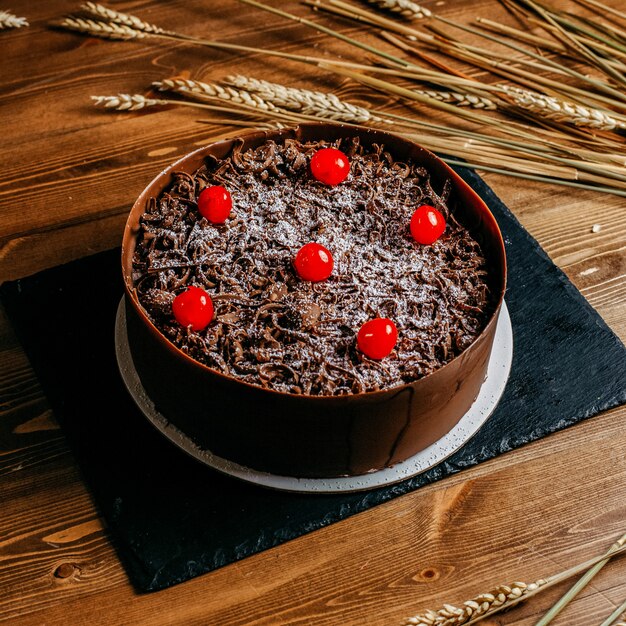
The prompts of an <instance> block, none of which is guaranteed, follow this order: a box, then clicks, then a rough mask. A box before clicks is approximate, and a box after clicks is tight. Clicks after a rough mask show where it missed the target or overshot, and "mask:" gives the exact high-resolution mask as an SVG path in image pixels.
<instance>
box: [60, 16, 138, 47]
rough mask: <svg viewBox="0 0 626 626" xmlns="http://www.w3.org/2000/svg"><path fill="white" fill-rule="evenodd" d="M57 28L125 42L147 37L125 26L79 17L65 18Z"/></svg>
mask: <svg viewBox="0 0 626 626" xmlns="http://www.w3.org/2000/svg"><path fill="white" fill-rule="evenodd" d="M55 26H59V27H61V28H65V29H66V30H72V31H75V32H77V33H82V34H83V35H92V36H94V37H101V38H103V39H119V40H124V41H125V40H128V39H143V38H144V37H146V36H147V34H146V33H144V32H143V31H141V30H136V29H135V28H131V27H130V26H125V25H124V24H117V23H115V22H103V21H102V20H92V19H89V18H83V17H78V16H69V17H65V18H63V19H62V20H61V21H60V22H58V23H56V24H55Z"/></svg>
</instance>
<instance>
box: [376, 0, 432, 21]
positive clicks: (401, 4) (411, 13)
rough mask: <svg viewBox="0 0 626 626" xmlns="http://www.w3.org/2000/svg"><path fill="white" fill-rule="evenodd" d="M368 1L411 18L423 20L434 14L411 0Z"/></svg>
mask: <svg viewBox="0 0 626 626" xmlns="http://www.w3.org/2000/svg"><path fill="white" fill-rule="evenodd" d="M368 2H369V3H370V4H373V5H375V6H377V7H378V8H380V9H383V10H385V11H391V12H392V13H397V14H398V15H401V16H402V17H404V18H406V19H410V20H421V19H424V18H426V17H430V16H431V15H432V13H431V11H430V10H429V9H427V8H426V7H423V6H421V5H419V4H417V3H415V2H412V1H411V0H368Z"/></svg>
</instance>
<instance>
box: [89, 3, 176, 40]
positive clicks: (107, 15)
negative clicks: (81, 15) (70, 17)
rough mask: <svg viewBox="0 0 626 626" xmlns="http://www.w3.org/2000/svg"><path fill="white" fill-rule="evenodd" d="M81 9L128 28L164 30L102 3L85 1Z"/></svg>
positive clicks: (144, 30) (145, 31) (156, 32)
mask: <svg viewBox="0 0 626 626" xmlns="http://www.w3.org/2000/svg"><path fill="white" fill-rule="evenodd" d="M81 9H82V10H83V11H85V12H86V13H89V14H91V15H94V16H96V17H97V18H98V19H99V20H104V21H107V22H113V23H115V24H120V25H122V26H129V27H130V28H134V29H135V30H140V31H142V32H144V33H154V34H161V33H165V32H166V31H165V30H164V29H162V28H161V27H160V26H156V25H155V24H150V23H149V22H144V20H142V19H141V18H139V17H136V16H135V15H130V14H129V13H122V12H121V11H114V10H113V9H109V8H108V7H105V6H104V5H103V4H99V3H97V2H85V3H84V4H83V5H82V6H81Z"/></svg>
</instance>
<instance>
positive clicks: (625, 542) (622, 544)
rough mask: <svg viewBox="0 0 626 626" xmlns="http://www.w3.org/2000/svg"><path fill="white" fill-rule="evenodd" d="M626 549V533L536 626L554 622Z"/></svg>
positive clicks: (545, 625) (544, 625)
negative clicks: (601, 571)
mask: <svg viewBox="0 0 626 626" xmlns="http://www.w3.org/2000/svg"><path fill="white" fill-rule="evenodd" d="M625 549H626V533H625V534H623V535H622V536H621V537H620V538H619V539H618V540H617V541H616V542H615V543H614V544H613V545H612V546H611V547H610V548H609V549H608V550H607V552H606V553H605V554H604V555H603V558H602V559H601V560H600V561H599V562H597V563H596V564H595V565H593V567H591V568H590V569H588V571H587V572H585V575H584V576H582V577H581V578H580V580H578V581H576V583H575V584H574V585H573V586H572V588H571V589H570V590H569V591H568V592H567V593H566V594H565V595H564V596H563V597H562V598H560V599H559V601H558V602H557V603H556V604H555V605H554V606H553V607H552V608H551V609H550V610H549V611H548V612H547V613H546V614H545V615H544V616H543V617H542V618H541V619H540V620H539V621H538V622H537V624H536V625H535V626H547V625H548V624H549V623H550V622H552V620H553V619H554V618H555V617H556V616H557V615H558V614H559V613H560V612H561V611H562V610H563V609H564V608H565V607H566V606H567V605H568V604H569V603H570V602H571V601H572V600H573V599H574V598H575V597H576V596H577V595H578V593H579V592H580V591H581V589H583V588H584V587H586V586H587V584H588V583H589V582H590V581H591V580H592V579H593V578H594V577H595V576H596V574H597V573H598V572H599V571H600V570H601V569H602V568H603V567H604V566H605V565H606V564H607V563H608V562H609V561H610V560H611V557H612V556H614V555H615V554H618V553H619V552H621V551H623V550H625Z"/></svg>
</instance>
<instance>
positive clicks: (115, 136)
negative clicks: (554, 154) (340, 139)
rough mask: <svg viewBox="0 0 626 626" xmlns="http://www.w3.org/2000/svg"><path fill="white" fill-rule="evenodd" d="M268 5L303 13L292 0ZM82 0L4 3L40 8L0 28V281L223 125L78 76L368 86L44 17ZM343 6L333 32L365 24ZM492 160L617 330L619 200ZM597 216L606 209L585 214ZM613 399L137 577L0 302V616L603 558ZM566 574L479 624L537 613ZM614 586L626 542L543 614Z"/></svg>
mask: <svg viewBox="0 0 626 626" xmlns="http://www.w3.org/2000/svg"><path fill="white" fill-rule="evenodd" d="M276 4H281V5H287V4H289V8H290V10H292V11H293V12H295V13H298V14H299V15H303V16H310V13H309V12H308V10H307V9H306V7H303V6H301V5H298V4H296V3H276ZM424 4H425V5H426V6H429V7H430V8H435V7H436V9H437V11H438V12H440V13H442V14H444V15H448V16H453V17H454V19H456V20H458V21H462V22H466V23H469V22H470V21H471V20H472V19H473V18H474V17H475V16H477V15H483V16H489V17H492V18H493V17H494V16H496V15H497V16H502V18H503V19H506V16H505V14H504V13H503V12H502V9H501V8H500V5H499V4H498V3H497V2H496V0H480V1H471V0H455V2H451V1H450V0H448V1H447V2H441V1H439V2H434V1H429V2H424ZM553 4H555V5H558V6H571V5H569V4H566V2H565V0H559V1H558V2H556V1H554V2H553ZM613 4H614V5H615V6H618V5H619V3H618V2H616V1H614V2H613ZM622 4H623V3H622ZM114 6H115V7H116V8H120V9H122V10H128V11H130V12H134V13H137V14H139V15H141V16H142V17H143V18H145V19H147V20H150V21H154V22H156V23H158V24H162V25H166V26H167V27H168V28H172V29H175V30H180V31H183V32H186V33H189V34H195V35H198V36H205V37H207V36H212V35H215V36H216V37H219V39H220V40H222V41H230V42H234V43H245V44H247V45H253V46H259V45H263V46H266V47H274V48H276V49H281V50H288V51H293V52H296V51H297V52H303V53H306V52H310V51H311V49H312V47H313V46H314V48H313V49H314V50H315V54H319V55H321V54H324V51H326V50H327V51H328V52H329V53H332V54H343V55H345V56H346V57H348V56H349V54H350V51H349V50H348V49H347V48H346V47H345V46H344V45H343V44H339V43H337V42H330V41H328V39H327V38H325V37H323V36H321V35H319V34H315V33H313V32H312V31H310V30H307V29H305V28H304V27H302V26H300V25H297V24H288V23H285V22H283V21H282V20H280V19H279V18H277V17H272V16H267V15H264V14H259V12H258V11H255V10H254V9H251V8H249V7H242V6H240V5H238V4H237V3H236V2H235V1H234V0H217V1H215V2H183V1H182V0H179V1H178V2H167V3H165V2H163V3H157V2H149V1H147V0H135V1H132V2H131V1H127V2H119V3H114ZM74 7H75V5H74V4H73V3H69V2H61V1H60V0H53V1H51V2H45V3H43V2H42V3H32V2H26V1H22V2H14V3H13V4H12V8H13V10H14V12H16V13H18V14H20V15H26V16H27V17H28V18H29V20H30V22H31V26H30V27H29V28H27V29H22V30H20V31H14V32H0V41H1V42H2V48H3V57H2V73H1V74H0V116H1V118H0V119H2V140H0V141H1V145H2V154H3V157H4V158H3V165H4V167H3V176H2V179H1V180H0V206H1V210H0V280H7V279H11V278H15V277H18V276H24V275H28V274H31V273H33V272H36V271H38V270H40V269H42V268H44V267H50V266H53V265H57V264H59V263H62V262H65V261H68V260H70V259H73V258H79V257H82V256H85V255H88V254H92V253H94V252H97V251H99V250H104V249H108V248H111V247H114V246H116V245H118V242H119V240H120V237H121V231H122V228H123V224H124V221H125V216H126V213H127V211H128V208H129V207H130V205H131V204H132V201H133V199H134V198H135V197H136V195H137V194H138V193H139V192H140V191H141V189H142V188H143V187H144V186H145V184H146V183H147V182H148V181H149V180H150V179H151V178H152V177H153V176H154V175H155V174H156V173H157V172H158V171H160V169H162V168H163V167H164V166H165V165H167V164H168V163H170V162H171V161H173V160H174V159H175V158H176V157H178V156H180V155H182V154H184V153H185V152H188V151H189V150H191V149H193V148H194V147H196V146H199V145H202V144H204V143H206V142H207V141H209V140H210V139H212V138H213V137H215V136H217V135H219V134H222V133H225V132H230V131H232V129H227V128H224V127H219V126H209V125H204V124H198V123H197V120H198V119H199V118H200V117H202V115H198V113H197V112H194V111H187V110H182V109H174V108H172V109H168V110H159V111H150V112H146V113H129V114H121V115H108V114H106V113H104V112H102V111H98V110H96V109H94V108H93V107H92V106H91V104H90V102H89V96H90V95H92V94H111V93H115V92H118V91H123V92H131V93H132V92H139V93H148V89H149V86H150V83H151V81H153V80H158V79H161V78H164V77H166V76H168V75H173V74H178V75H191V76H194V77H198V78H205V79H206V78H220V77H222V76H224V75H226V74H228V73H232V72H239V73H245V74H249V75H253V76H262V77H265V78H269V79H277V80H280V81H282V82H286V83H289V84H294V85H300V84H304V85H305V86H309V87H321V88H325V87H329V88H330V87H332V88H333V89H334V90H336V91H337V92H338V93H339V94H341V95H344V96H346V97H348V99H350V100H352V101H354V102H358V100H359V99H360V98H362V97H363V96H364V94H365V93H366V92H365V91H364V90H363V89H362V88H358V87H355V86H354V85H352V84H350V83H347V82H337V81H334V80H331V79H328V78H327V77H325V76H323V75H321V74H320V73H311V71H310V70H309V69H308V68H305V69H304V71H303V68H302V67H301V66H298V65H296V64H293V63H286V62H283V61H281V62H279V63H277V62H274V61H271V62H267V61H266V60H263V59H262V58H260V57H257V56H254V55H244V56H241V55H240V56H237V57H236V56H233V55H232V54H229V53H223V52H215V51H207V50H200V49H197V48H192V47H189V46H183V45H175V46H172V45H169V44H168V45H163V44H158V45H154V44H148V43H140V42H139V43H137V42H132V43H131V42H120V43H117V42H104V41H99V40H95V39H88V38H84V37H80V36H78V35H73V34H69V33H63V32H59V31H53V30H50V29H49V28H47V26H46V25H47V23H48V22H49V21H50V20H51V19H55V18H58V17H59V16H61V15H62V14H63V13H65V12H68V11H69V10H71V9H73V8H74ZM314 19H317V20H321V21H322V22H323V23H325V24H330V23H334V22H331V21H330V20H329V19H328V18H325V17H320V16H317V17H315V16H314ZM338 24H339V27H340V29H341V30H342V32H347V33H362V31H361V29H357V28H355V27H354V26H353V25H351V24H348V23H346V22H339V23H338ZM359 37H361V38H363V39H365V40H368V37H369V40H370V41H371V42H374V41H375V40H374V38H372V37H371V36H369V35H365V34H359ZM485 179H486V180H487V182H488V183H489V184H490V185H491V186H492V187H493V188H494V190H495V191H496V193H498V194H499V195H500V196H501V197H502V199H503V200H504V202H505V203H506V204H507V205H508V206H509V207H510V208H511V209H512V210H513V211H514V212H515V214H516V215H517V216H518V218H519V219H520V220H521V221H522V223H523V224H524V226H526V227H527V228H528V229H529V231H530V232H531V233H532V234H533V235H534V236H535V237H536V238H537V239H538V240H539V242H540V243H541V244H542V245H543V246H544V248H545V249H546V251H547V252H548V254H549V255H550V256H551V257H552V259H553V260H554V261H555V262H556V263H557V264H558V265H559V266H560V267H562V268H563V269H564V270H565V272H566V273H567V274H568V275H569V276H570V278H571V279H572V280H573V282H574V284H576V286H577V287H578V288H579V289H581V291H582V293H583V295H585V297H586V298H587V299H588V300H589V302H590V303H591V304H592V305H593V306H594V307H595V308H596V309H597V310H598V311H599V312H600V314H601V315H602V316H603V317H604V319H605V320H606V321H607V323H608V324H609V325H610V326H611V327H612V328H613V329H614V330H615V332H616V333H617V334H618V335H619V336H620V337H621V338H622V340H624V339H626V304H625V301H626V211H625V210H624V209H625V208H626V203H625V202H624V199H621V198H617V197H612V196H607V195H601V194H598V193H594V192H580V191H576V192H573V191H571V190H567V189H564V188H559V187H556V186H549V185H541V184H535V183H528V182H522V181H519V180H514V179H511V178H505V177H501V176H497V175H493V174H488V175H485ZM594 224H599V225H601V230H600V231H599V232H597V233H592V232H591V228H592V226H593V225H594ZM625 418H626V409H625V408H621V409H616V410H614V411H610V412H607V413H605V414H603V415H601V416H599V417H596V418H594V419H592V420H590V421H588V422H585V423H582V424H579V425H577V426H575V427H573V428H570V429H568V430H566V431H563V432H561V433H558V434H556V435H553V436H550V437H547V438H546V439H544V440H541V441H539V442H535V443H533V444H531V445H528V446H526V447H524V448H521V449H519V450H516V451H514V452H512V453H509V454H506V455H503V456H501V457H499V458H497V459H495V460H493V461H490V462H487V463H484V464H482V465H480V466H478V467H475V468H472V469H470V470H467V471H464V472H462V473H461V474H458V475H455V476H452V477H450V478H448V479H446V480H444V481H441V482H440V483H436V484H434V485H431V486H429V487H426V488H423V489H421V490H419V491H417V492H414V493H411V494H408V495H406V496H403V497H401V498H398V499H397V500H394V501H392V502H390V503H387V504H385V505H382V506H378V507H376V508H374V509H372V510H370V511H367V512H365V513H362V514H359V515H357V516H354V517H352V518H350V519H347V520H344V521H342V522H340V523H338V524H334V525H332V526H330V527H328V528H325V529H322V530H320V531H317V532H315V533H312V534H310V535H308V536H305V537H302V538H300V539H297V540H295V541H291V542H289V543H287V544H285V545H283V546H279V547H278V548H275V549H273V550H269V551H267V552H264V553H262V554H259V555H256V556H254V557H251V558H248V559H245V560H244V561H242V562H240V563H236V564H233V565H230V566H227V567H224V568H222V569H220V570H217V571H215V572H213V573H211V574H208V575H205V576H201V577H199V578H196V579H194V580H192V581H189V582H187V583H184V584H182V585H179V586H177V587H174V588H172V589H168V590H166V591H163V592H159V593H156V594H150V595H138V594H136V593H135V592H134V591H133V589H132V588H131V586H130V584H129V583H128V580H127V578H126V575H125V573H124V570H123V568H122V566H121V564H120V562H119V559H118V557H117V554H116V547H115V545H114V542H113V541H112V538H111V537H110V535H109V534H108V532H107V530H106V528H105V527H104V525H103V521H102V520H101V518H100V516H99V513H98V510H97V508H96V507H95V505H94V503H93V501H92V500H91V497H90V494H89V492H88V491H87V489H86V487H85V485H84V483H83V480H82V478H81V474H80V470H79V468H78V467H77V466H76V463H75V461H74V459H73V457H72V454H71V452H70V451H69V449H68V447H67V443H66V440H65V438H64V436H63V432H62V431H61V430H60V429H59V428H58V426H57V424H56V421H55V418H54V415H53V414H52V412H51V411H50V409H49V406H48V404H47V401H46V398H45V397H44V395H43V393H42V391H41V389H40V387H39V383H38V381H37V379H36V377H35V375H34V373H33V371H32V369H31V367H30V365H29V363H28V361H27V359H26V357H25V355H24V352H23V350H22V348H21V346H20V345H19V342H18V341H17V339H16V337H15V335H14V333H13V330H12V328H11V326H10V323H9V322H8V320H7V319H6V316H5V315H4V314H3V313H1V312H0V621H4V620H6V621H8V622H13V623H19V624H48V625H51V624H65V623H67V622H68V621H71V622H72V623H75V624H94V623H97V624H146V625H148V624H181V625H182V624H184V625H190V624H199V625H205V624H216V625H217V624H220V625H221V624H228V625H231V624H232V625H244V624H268V625H269V624H271V625H274V624H315V625H316V626H317V625H337V624H355V625H356V624H368V625H369V624H372V625H375V626H376V625H380V626H383V625H385V626H387V625H393V624H399V623H400V621H401V620H402V618H403V617H406V616H408V615H411V614H415V613H416V612H419V611H421V610H423V609H425V608H428V607H432V608H437V607H438V606H440V605H441V604H442V602H451V603H460V602H462V601H463V600H465V599H468V598H470V597H472V596H473V595H475V594H476V593H478V592H482V591H487V590H488V589H489V588H490V587H491V586H493V585H495V584H498V583H505V582H511V581H513V580H524V581H528V582H530V581H532V580H534V579H536V578H539V577H542V576H546V575H548V574H551V573H554V572H557V571H560V570H561V569H563V568H565V567H568V566H570V565H573V564H575V563H576V562H578V561H581V560H584V559H586V558H588V557H591V556H594V555H595V554H596V553H598V552H600V551H602V550H603V549H605V548H606V547H608V545H609V544H610V543H611V542H612V541H613V540H614V539H615V538H616V536H617V535H619V534H621V533H622V532H624V530H626V528H625V522H626V497H625V496H626V487H625V485H626V430H625V429H624V428H623V424H624V419H625ZM565 588H567V586H560V587H559V588H557V589H554V590H552V591H547V592H545V594H543V595H540V596H538V597H537V598H536V599H534V600H532V601H530V602H528V604H527V605H522V606H520V607H519V608H516V609H514V610H512V611H511V612H509V613H507V614H503V615H502V616H500V617H497V618H494V619H492V620H491V621H490V620H485V622H484V624H485V625H486V626H487V625H488V624H491V625H492V626H493V625H495V624H514V625H516V626H531V625H532V624H534V623H535V621H536V620H537V619H538V617H539V616H540V615H541V614H542V613H543V612H545V610H546V609H547V608H548V607H549V606H550V605H551V603H553V602H554V600H555V599H556V598H557V597H558V596H559V594H561V593H562V592H563V591H564V590H565ZM625 598H626V561H624V560H621V561H620V560H616V561H615V562H613V563H611V564H610V565H609V566H607V567H606V568H605V570H603V572H602V573H601V574H600V575H599V576H598V577H597V579H596V580H594V582H593V584H592V585H590V586H589V587H588V588H587V589H586V590H585V591H584V592H583V593H582V594H581V596H580V597H579V598H578V599H577V600H576V601H575V602H574V603H573V605H572V606H571V607H569V608H568V609H567V612H566V613H564V614H563V616H561V617H560V618H559V619H558V620H557V621H556V622H555V624H557V625H558V624H563V625H564V624H568V625H570V626H590V625H591V626H594V625H595V624H600V622H601V621H602V619H603V618H604V617H605V616H607V615H608V614H609V613H610V612H611V611H612V610H613V608H614V607H615V606H616V605H618V604H619V603H621V602H622V601H623V600H624V599H625Z"/></svg>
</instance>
